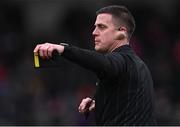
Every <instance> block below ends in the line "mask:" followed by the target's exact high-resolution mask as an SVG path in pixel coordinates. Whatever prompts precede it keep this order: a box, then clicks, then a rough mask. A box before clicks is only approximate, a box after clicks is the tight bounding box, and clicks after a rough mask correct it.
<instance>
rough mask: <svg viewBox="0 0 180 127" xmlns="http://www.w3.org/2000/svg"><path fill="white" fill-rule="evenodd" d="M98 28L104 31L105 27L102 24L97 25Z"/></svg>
mask: <svg viewBox="0 0 180 127" xmlns="http://www.w3.org/2000/svg"><path fill="white" fill-rule="evenodd" d="M98 28H99V29H105V28H106V26H105V25H103V24H99V25H98Z"/></svg>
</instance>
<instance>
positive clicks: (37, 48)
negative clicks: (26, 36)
mask: <svg viewBox="0 0 180 127" xmlns="http://www.w3.org/2000/svg"><path fill="white" fill-rule="evenodd" d="M40 47H41V45H39V44H38V45H37V46H36V47H35V49H34V53H38V50H39V48H40Z"/></svg>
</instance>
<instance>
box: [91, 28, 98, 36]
mask: <svg viewBox="0 0 180 127" xmlns="http://www.w3.org/2000/svg"><path fill="white" fill-rule="evenodd" d="M98 34H99V33H98V30H97V28H95V29H94V31H93V32H92V35H93V36H97V35H98Z"/></svg>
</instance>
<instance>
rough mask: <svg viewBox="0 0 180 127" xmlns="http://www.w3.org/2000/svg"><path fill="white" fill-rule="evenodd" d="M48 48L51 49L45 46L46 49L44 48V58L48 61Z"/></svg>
mask: <svg viewBox="0 0 180 127" xmlns="http://www.w3.org/2000/svg"><path fill="white" fill-rule="evenodd" d="M48 48H49V45H46V44H45V45H44V48H43V56H44V58H46V59H48V58H49V56H48Z"/></svg>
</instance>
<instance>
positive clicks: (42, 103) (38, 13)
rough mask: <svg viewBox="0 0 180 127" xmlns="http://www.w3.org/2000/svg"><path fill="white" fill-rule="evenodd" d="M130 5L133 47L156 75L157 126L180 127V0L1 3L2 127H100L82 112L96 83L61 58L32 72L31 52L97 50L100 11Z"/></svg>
mask: <svg viewBox="0 0 180 127" xmlns="http://www.w3.org/2000/svg"><path fill="white" fill-rule="evenodd" d="M112 4H117V5H125V6H127V7H128V8H129V10H130V11H131V12H132V14H133V15H134V17H135V20H136V25H137V27H136V31H135V33H134V35H133V37H132V39H131V45H132V47H133V48H134V50H135V51H136V53H137V54H138V55H139V56H140V57H141V58H142V59H143V60H144V61H145V63H146V64H147V65H148V67H149V68H150V70H151V73H152V76H153V80H154V88H155V102H156V103H155V110H156V116H157V121H158V125H180V92H179V90H180V86H179V85H180V66H179V64H180V36H179V35H180V32H179V28H180V8H179V7H180V1H179V0H150V1H145V0H136V1H134V0H114V1H113V0H98V1H97V0H1V1H0V125H95V124H94V116H93V113H92V115H90V117H89V119H88V120H85V118H84V116H82V115H80V114H79V113H78V106H79V103H80V102H81V100H82V99H83V98H85V97H93V95H94V93H95V89H96V86H95V83H96V80H97V77H96V76H95V75H94V74H93V73H92V72H90V71H88V70H86V69H84V68H82V67H80V66H78V65H76V64H73V63H71V62H69V61H67V60H65V59H62V60H61V61H60V63H59V67H58V68H42V69H35V68H34V61H33V49H34V48H35V46H36V44H38V43H44V42H53V43H60V42H67V43H69V44H73V45H75V46H78V47H81V48H86V49H92V50H93V46H94V44H93V40H92V37H91V33H92V31H93V28H94V27H93V25H94V22H95V18H96V15H95V12H96V10H98V9H99V8H101V7H104V6H107V5H112Z"/></svg>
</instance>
